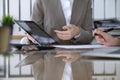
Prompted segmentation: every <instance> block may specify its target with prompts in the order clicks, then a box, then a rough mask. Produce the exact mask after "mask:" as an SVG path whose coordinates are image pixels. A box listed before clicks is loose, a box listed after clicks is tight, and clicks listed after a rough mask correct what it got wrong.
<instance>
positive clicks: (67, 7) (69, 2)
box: [61, 0, 73, 80]
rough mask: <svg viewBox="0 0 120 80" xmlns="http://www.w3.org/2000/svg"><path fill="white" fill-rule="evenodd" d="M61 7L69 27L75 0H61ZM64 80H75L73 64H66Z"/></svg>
mask: <svg viewBox="0 0 120 80" xmlns="http://www.w3.org/2000/svg"><path fill="white" fill-rule="evenodd" d="M61 5H62V8H63V13H64V16H65V20H66V24H67V25H68V24H70V20H71V14H72V6H73V0H61ZM62 80H73V76H72V69H71V63H69V62H66V63H65V68H64V72H63V76H62Z"/></svg>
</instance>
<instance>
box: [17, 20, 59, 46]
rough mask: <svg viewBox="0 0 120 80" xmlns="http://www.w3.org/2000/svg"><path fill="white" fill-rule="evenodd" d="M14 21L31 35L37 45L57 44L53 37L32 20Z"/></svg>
mask: <svg viewBox="0 0 120 80" xmlns="http://www.w3.org/2000/svg"><path fill="white" fill-rule="evenodd" d="M15 23H17V24H18V25H19V26H20V27H21V28H22V29H23V30H25V31H26V32H27V33H28V34H29V35H30V36H31V37H33V39H35V40H36V41H37V42H38V44H39V45H50V44H58V42H57V41H56V40H55V39H54V38H53V37H51V36H50V35H49V34H48V33H47V32H46V31H45V30H44V29H42V28H41V27H40V26H38V25H37V24H36V23H35V22H33V21H20V20H15Z"/></svg>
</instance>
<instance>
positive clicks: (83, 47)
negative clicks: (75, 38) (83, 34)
mask: <svg viewBox="0 0 120 80" xmlns="http://www.w3.org/2000/svg"><path fill="white" fill-rule="evenodd" d="M53 47H56V48H64V49H91V48H105V47H107V46H104V45H98V44H97V45H53Z"/></svg>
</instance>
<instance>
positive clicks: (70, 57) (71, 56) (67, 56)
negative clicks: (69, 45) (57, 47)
mask: <svg viewBox="0 0 120 80" xmlns="http://www.w3.org/2000/svg"><path fill="white" fill-rule="evenodd" d="M55 57H64V58H63V61H64V62H75V61H77V60H78V59H79V58H80V53H77V52H70V51H59V52H57V53H56V55H55Z"/></svg>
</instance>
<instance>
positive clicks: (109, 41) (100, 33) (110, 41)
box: [93, 28, 119, 46]
mask: <svg viewBox="0 0 120 80" xmlns="http://www.w3.org/2000/svg"><path fill="white" fill-rule="evenodd" d="M112 30H114V28H113V29H107V30H101V29H95V30H94V31H93V34H94V36H95V39H96V40H97V42H98V43H100V44H104V45H107V46H114V45H118V42H119V41H118V40H119V39H118V38H116V37H113V36H111V35H110V34H108V33H106V32H109V31H112Z"/></svg>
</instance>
